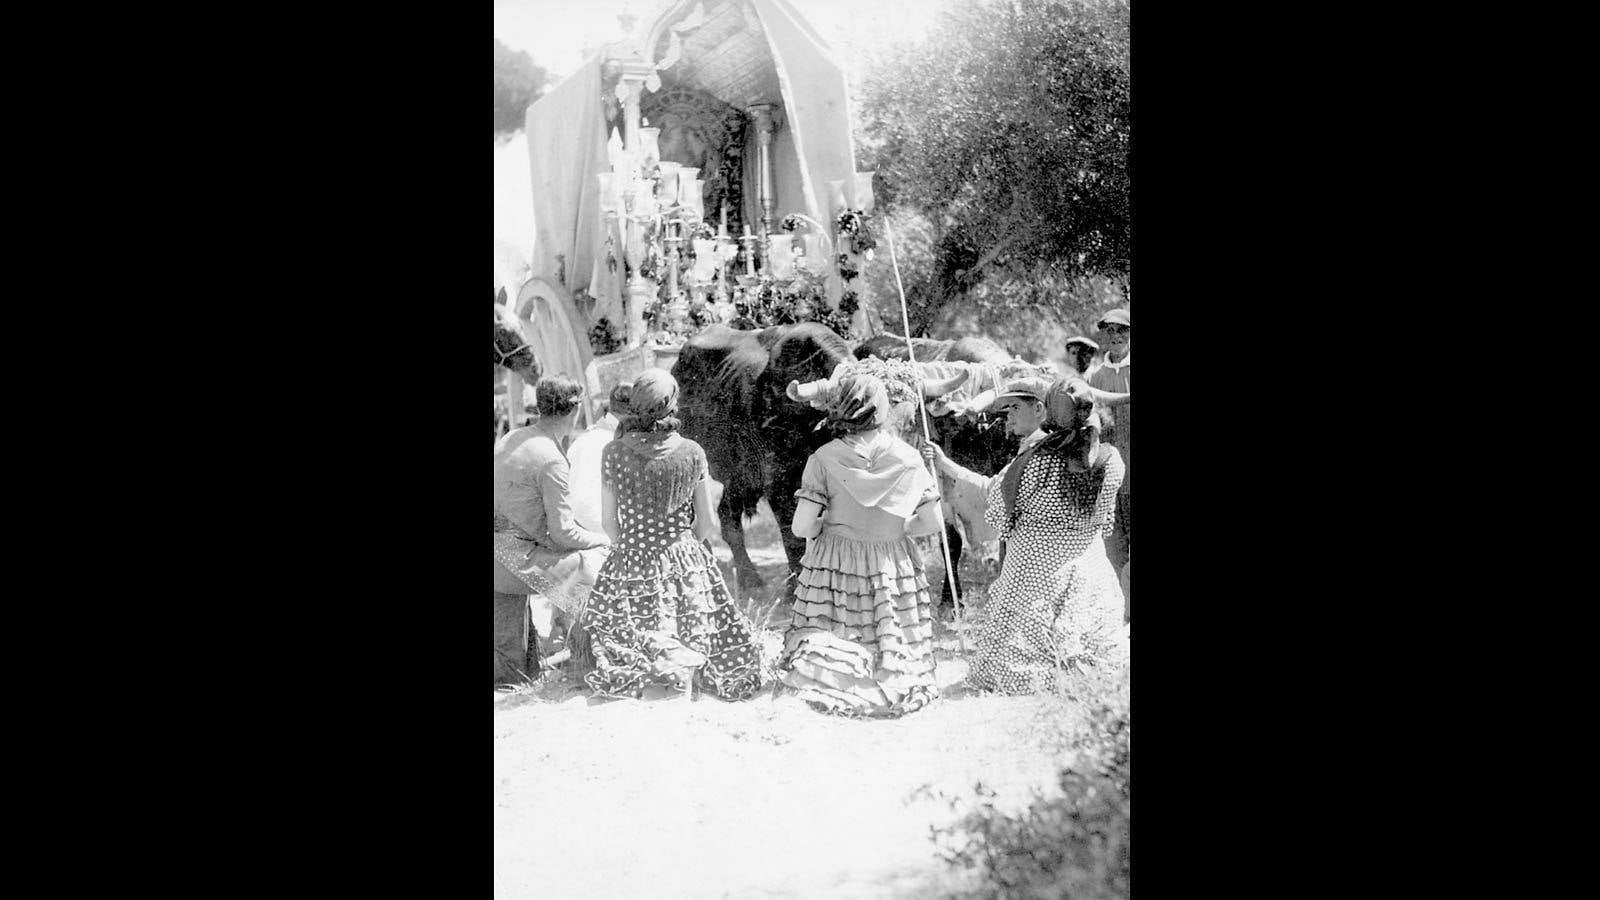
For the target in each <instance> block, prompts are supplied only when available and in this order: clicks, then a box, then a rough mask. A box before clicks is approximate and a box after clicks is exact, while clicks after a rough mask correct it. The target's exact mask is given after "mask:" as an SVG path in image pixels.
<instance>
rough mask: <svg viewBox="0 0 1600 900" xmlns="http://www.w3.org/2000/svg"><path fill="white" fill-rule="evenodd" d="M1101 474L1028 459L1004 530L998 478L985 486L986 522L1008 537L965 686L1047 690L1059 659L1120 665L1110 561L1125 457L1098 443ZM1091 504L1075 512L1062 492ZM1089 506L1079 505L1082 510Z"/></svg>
mask: <svg viewBox="0 0 1600 900" xmlns="http://www.w3.org/2000/svg"><path fill="white" fill-rule="evenodd" d="M1102 452H1104V453H1105V457H1106V464H1105V467H1104V470H1103V474H1099V475H1097V474H1096V473H1091V472H1071V471H1068V470H1067V464H1066V461H1065V460H1063V459H1061V458H1060V457H1057V456H1047V455H1043V454H1041V455H1038V456H1035V457H1033V458H1032V459H1031V460H1029V461H1028V463H1027V466H1028V467H1027V468H1026V469H1024V470H1023V473H1022V479H1021V483H1020V486H1019V489H1018V491H1017V506H1018V508H1019V509H1020V513H1019V515H1018V518H1017V522H1016V525H1015V526H1014V527H1013V528H1011V529H1010V530H1009V531H1008V530H1007V528H1006V525H1007V522H1006V511H1005V502H1004V500H1003V499H1002V498H1001V491H1000V486H1001V482H1002V481H1003V479H1002V478H999V477H997V478H995V479H994V481H993V483H992V484H991V485H990V488H989V497H988V507H987V509H986V510H985V515H984V518H985V520H986V521H987V522H988V523H989V525H990V527H992V528H995V529H997V530H999V531H1000V533H1001V536H1002V537H1003V538H1004V539H1005V540H1006V541H1007V544H1006V556H1005V565H1004V568H1002V570H1001V572H1000V577H999V578H997V579H996V580H995V581H994V583H993V584H991V585H990V586H989V601H988V606H987V610H988V613H989V621H988V623H987V624H986V625H985V626H984V629H983V630H982V631H981V632H980V633H979V635H978V639H977V653H976V655H975V657H974V659H973V663H972V670H971V673H970V674H969V675H968V681H969V682H970V683H971V684H972V685H973V686H974V687H977V688H980V689H983V690H992V691H1001V692H1004V693H1007V694H1024V693H1032V692H1036V691H1045V690H1051V689H1053V688H1054V686H1055V684H1056V681H1055V678H1056V672H1057V671H1058V668H1059V667H1060V665H1061V664H1062V663H1073V662H1106V663H1113V664H1120V663H1125V662H1126V661H1127V656H1128V634H1127V631H1126V629H1125V627H1124V626H1123V622H1122V609H1123V596H1122V586H1121V585H1120V584H1119V583H1118V581H1117V573H1116V571H1115V570H1114V569H1113V568H1112V567H1111V561H1110V560H1109V559H1108V558H1107V557H1106V551H1105V542H1104V541H1103V540H1102V537H1103V536H1104V535H1107V534H1110V532H1111V528H1112V524H1113V519H1112V517H1113V516H1114V515H1115V508H1116V497H1117V488H1118V487H1119V486H1120V485H1121V484H1122V479H1123V473H1124V471H1125V470H1124V467H1123V464H1122V457H1121V456H1119V455H1118V454H1117V451H1116V449H1115V448H1114V447H1109V446H1106V445H1102ZM1063 488H1065V489H1066V491H1067V493H1068V494H1072V495H1076V496H1081V497H1084V498H1093V504H1092V508H1084V509H1079V508H1075V506H1076V505H1075V504H1073V503H1072V502H1070V501H1069V500H1068V499H1067V498H1066V497H1065V496H1063ZM1088 506H1089V504H1087V503H1086V504H1084V507H1088Z"/></svg>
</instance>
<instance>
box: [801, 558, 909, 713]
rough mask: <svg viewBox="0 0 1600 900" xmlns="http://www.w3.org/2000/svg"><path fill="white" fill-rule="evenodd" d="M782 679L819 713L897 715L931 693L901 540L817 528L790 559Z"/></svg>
mask: <svg viewBox="0 0 1600 900" xmlns="http://www.w3.org/2000/svg"><path fill="white" fill-rule="evenodd" d="M800 566H801V569H800V583H799V586H798V587H797V589H796V592H795V593H796V598H795V603H794V613H793V616H792V617H791V619H790V623H789V632H788V634H787V635H786V637H785V639H784V644H785V649H786V650H787V651H788V653H787V662H786V671H785V672H784V675H783V683H784V684H786V685H788V686H790V687H792V688H794V689H795V690H797V691H798V692H799V693H800V696H801V697H802V698H803V699H805V700H806V701H808V702H810V703H812V704H813V705H816V706H818V707H820V708H822V709H825V710H827V711H829V712H835V713H840V714H843V715H853V716H898V715H904V714H905V713H908V712H912V711H914V710H918V709H921V708H922V707H924V706H926V705H927V704H928V703H930V702H932V700H933V698H934V697H936V696H938V683H937V682H936V681H935V679H934V673H933V605H932V601H931V599H930V597H929V594H928V580H927V578H926V577H925V576H924V575H923V570H922V559H921V557H920V556H919V555H918V553H917V550H916V547H915V546H914V545H913V544H912V543H911V541H910V540H909V539H907V538H901V539H899V540H894V541H860V540H854V539H851V538H848V537H843V536H840V535H830V534H828V533H826V532H824V533H823V534H822V535H821V536H820V537H817V538H813V539H812V540H811V542H810V546H808V547H807V548H806V555H805V556H804V557H803V558H802V559H801V561H800Z"/></svg>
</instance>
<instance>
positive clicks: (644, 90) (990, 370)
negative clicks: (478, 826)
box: [469, 0, 1171, 900]
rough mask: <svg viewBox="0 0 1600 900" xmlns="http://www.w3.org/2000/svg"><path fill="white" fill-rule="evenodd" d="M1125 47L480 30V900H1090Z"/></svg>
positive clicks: (1105, 860)
mask: <svg viewBox="0 0 1600 900" xmlns="http://www.w3.org/2000/svg"><path fill="white" fill-rule="evenodd" d="M1130 16H1131V5H1130V3H1129V2H1128V0H875V2H871V3H862V2H855V0H636V2H623V0H616V2H604V0H496V2H495V4H494V208H493V213H494V283H493V298H494V299H493V302H494V318H493V345H494V346H493V371H494V377H493V404H492V405H493V486H492V504H493V523H494V524H493V531H492V537H491V542H492V548H491V549H492V555H493V591H492V593H493V606H494V615H493V651H494V652H493V685H492V693H493V707H494V714H493V718H494V746H493V774H494V795H495V796H494V800H495V805H494V819H493V860H494V896H496V897H504V898H579V897H584V898H589V897H593V898H608V900H609V898H619V900H620V898H641V900H642V898H652V900H666V898H724V897H726V898H979V897H1028V898H1045V897H1052V898H1053V897H1074V898H1125V897H1128V896H1129V895H1130V887H1129V885H1130V878H1131V850H1130V846H1131V845H1130V739H1131V719H1130V715H1131V713H1130V701H1131V691H1130V684H1131V633H1132V607H1133V604H1132V523H1133V518H1134V517H1133V491H1132V485H1133V471H1134V464H1133V459H1132V440H1131V439H1132V396H1133V389H1132V379H1131V375H1132V334H1133V283H1132V282H1133V278H1132V275H1133V266H1132V262H1131V260H1132V253H1133V235H1134V224H1135V223H1134V222H1133V208H1134V207H1133V203H1132V191H1133V178H1132V172H1133V170H1132V168H1131V166H1130V157H1131V146H1132V141H1133V139H1134V135H1133V128H1132V99H1133V89H1132V85H1133V66H1132V64H1131V54H1132V52H1133V51H1132V43H1133V40H1132V28H1131V22H1130ZM1152 296H1154V295H1152ZM1151 310H1154V311H1155V313H1154V314H1155V315H1156V316H1157V319H1159V317H1160V311H1161V307H1159V306H1152V307H1151ZM1149 321H1156V319H1151V320H1149ZM469 405H470V404H469ZM1152 446H1154V445H1152ZM486 493H488V492H486ZM1157 565H1158V566H1159V565H1160V563H1159V558H1158V563H1157ZM1152 596H1154V595H1152ZM1167 599H1168V600H1169V601H1170V600H1171V597H1170V596H1169V597H1168V598H1167Z"/></svg>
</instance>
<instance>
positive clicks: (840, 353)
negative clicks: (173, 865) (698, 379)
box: [756, 322, 851, 456]
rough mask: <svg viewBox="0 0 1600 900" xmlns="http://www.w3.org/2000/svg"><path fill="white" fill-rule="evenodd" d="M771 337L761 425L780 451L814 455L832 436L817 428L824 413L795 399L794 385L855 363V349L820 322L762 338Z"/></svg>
mask: <svg viewBox="0 0 1600 900" xmlns="http://www.w3.org/2000/svg"><path fill="white" fill-rule="evenodd" d="M769 332H770V341H771V343H770V345H769V346H770V348H771V349H770V350H769V351H768V363H767V367H766V369H765V370H764V371H763V372H762V373H761V377H760V378H759V379H757V382H756V392H757V395H758V396H759V398H760V403H761V407H762V408H761V412H762V414H763V416H762V421H761V426H762V429H763V430H766V431H767V432H768V439H769V441H771V442H772V443H773V445H774V447H773V449H774V450H775V451H777V452H779V453H785V454H787V453H799V454H801V455H802V456H809V455H810V454H811V452H812V451H813V450H815V449H817V448H818V447H820V446H822V445H823V444H825V443H827V442H828V441H829V440H831V439H832V435H830V434H827V433H826V432H822V431H818V430H817V423H818V422H821V421H822V419H823V414H822V413H821V412H820V411H818V410H816V409H813V408H812V407H811V406H810V405H808V404H806V403H802V402H799V401H796V400H791V399H790V398H789V396H788V394H787V393H786V391H787V389H788V387H789V382H791V381H798V382H800V383H801V384H805V383H807V382H812V381H819V380H822V379H825V378H827V377H828V376H829V375H832V374H833V370H834V369H835V368H837V367H838V365H839V364H840V363H842V362H846V361H848V360H849V359H850V358H851V356H850V345H849V344H848V343H846V342H845V340H844V338H842V337H840V336H839V335H837V334H835V333H834V332H833V331H832V330H831V329H829V328H828V327H827V326H825V325H818V324H816V323H815V322H803V323H801V324H799V325H784V326H780V327H779V328H772V329H767V330H766V331H764V332H762V337H768V336H769ZM802 451H803V452H802Z"/></svg>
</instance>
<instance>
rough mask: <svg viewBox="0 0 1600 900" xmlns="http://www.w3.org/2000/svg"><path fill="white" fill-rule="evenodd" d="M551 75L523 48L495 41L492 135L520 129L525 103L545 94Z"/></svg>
mask: <svg viewBox="0 0 1600 900" xmlns="http://www.w3.org/2000/svg"><path fill="white" fill-rule="evenodd" d="M549 80H550V75H549V73H548V72H546V71H545V70H544V69H542V68H540V67H539V66H537V65H535V64H534V62H533V57H531V56H529V55H528V54H527V52H526V51H521V50H519V51H517V52H515V53H513V52H512V50H511V48H510V47H507V46H506V45H505V44H502V43H500V39H499V38H495V40H494V136H495V137H499V136H501V135H503V134H510V133H511V132H513V131H520V130H522V123H523V121H524V119H525V117H526V115H527V112H528V106H529V105H530V104H532V103H533V101H535V100H537V99H539V96H540V95H541V94H542V93H544V88H545V84H546V83H547V82H548V81H549Z"/></svg>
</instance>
